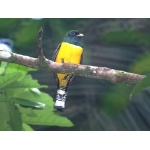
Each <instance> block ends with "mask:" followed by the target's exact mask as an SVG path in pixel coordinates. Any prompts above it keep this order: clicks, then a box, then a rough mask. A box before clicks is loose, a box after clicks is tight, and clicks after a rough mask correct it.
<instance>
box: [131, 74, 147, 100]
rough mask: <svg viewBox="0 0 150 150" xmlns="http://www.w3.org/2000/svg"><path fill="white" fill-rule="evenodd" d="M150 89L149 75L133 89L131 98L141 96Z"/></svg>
mask: <svg viewBox="0 0 150 150" xmlns="http://www.w3.org/2000/svg"><path fill="white" fill-rule="evenodd" d="M149 87H150V75H147V76H146V77H145V78H144V79H143V80H141V81H139V82H138V83H137V84H136V85H135V87H134V88H133V90H132V92H131V95H130V98H131V99H132V98H133V97H134V96H135V95H137V94H139V93H140V92H142V91H143V90H146V89H148V88H149Z"/></svg>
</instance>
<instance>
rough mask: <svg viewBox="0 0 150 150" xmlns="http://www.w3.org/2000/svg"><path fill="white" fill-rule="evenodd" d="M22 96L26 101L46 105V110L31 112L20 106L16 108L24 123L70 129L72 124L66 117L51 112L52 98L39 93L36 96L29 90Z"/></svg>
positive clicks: (31, 110) (29, 109)
mask: <svg viewBox="0 0 150 150" xmlns="http://www.w3.org/2000/svg"><path fill="white" fill-rule="evenodd" d="M24 94H25V96H26V99H28V100H35V101H40V102H41V103H44V104H46V108H45V109H42V110H37V109H36V110H35V109H34V110H33V109H31V108H23V107H21V106H18V107H19V110H20V112H21V113H22V118H23V122H24V123H27V124H33V125H49V126H53V125H55V126H64V127H70V126H72V125H73V124H72V122H71V121H70V120H69V119H67V118H66V117H63V116H61V115H59V114H57V113H56V112H53V105H54V102H53V100H52V97H50V96H49V95H48V94H46V93H44V92H41V94H40V95H36V94H34V93H33V92H31V91H30V90H26V91H25V93H24ZM18 96H21V95H18Z"/></svg>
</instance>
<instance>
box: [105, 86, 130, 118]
mask: <svg viewBox="0 0 150 150" xmlns="http://www.w3.org/2000/svg"><path fill="white" fill-rule="evenodd" d="M131 90H132V87H130V86H127V85H126V84H117V85H114V86H113V88H112V89H111V90H110V91H108V92H107V93H106V94H105V95H104V97H103V101H102V103H103V105H102V109H103V110H104V111H105V112H106V113H107V114H109V115H111V116H113V115H116V114H118V113H119V112H120V111H122V110H123V109H124V108H125V107H126V106H127V105H128V104H129V102H130V96H129V95H130V93H131Z"/></svg>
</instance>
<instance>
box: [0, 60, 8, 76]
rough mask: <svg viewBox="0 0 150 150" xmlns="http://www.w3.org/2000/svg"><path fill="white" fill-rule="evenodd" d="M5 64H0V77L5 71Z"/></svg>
mask: <svg viewBox="0 0 150 150" xmlns="http://www.w3.org/2000/svg"><path fill="white" fill-rule="evenodd" d="M7 65H8V63H7V62H0V75H1V74H3V73H4V72H5V70H6V66H7Z"/></svg>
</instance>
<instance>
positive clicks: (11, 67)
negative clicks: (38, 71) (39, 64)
mask: <svg viewBox="0 0 150 150" xmlns="http://www.w3.org/2000/svg"><path fill="white" fill-rule="evenodd" d="M28 71H35V69H33V68H29V67H26V66H23V65H19V64H13V63H9V64H8V65H7V68H6V72H5V74H8V73H16V72H17V73H18V72H19V73H22V74H27V73H28Z"/></svg>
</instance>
